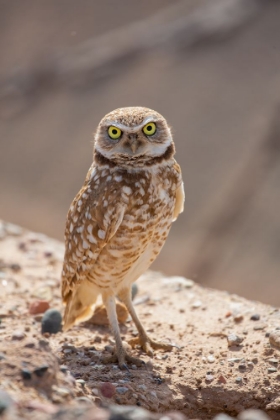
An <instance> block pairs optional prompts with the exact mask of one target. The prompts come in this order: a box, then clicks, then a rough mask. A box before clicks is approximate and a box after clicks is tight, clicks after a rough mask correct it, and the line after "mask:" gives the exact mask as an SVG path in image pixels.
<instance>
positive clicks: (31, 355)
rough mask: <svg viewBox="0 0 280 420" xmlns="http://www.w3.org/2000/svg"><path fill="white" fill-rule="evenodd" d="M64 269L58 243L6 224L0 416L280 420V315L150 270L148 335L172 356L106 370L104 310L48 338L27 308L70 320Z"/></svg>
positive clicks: (143, 299) (1, 245) (1, 262)
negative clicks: (167, 345) (63, 295)
mask: <svg viewBox="0 0 280 420" xmlns="http://www.w3.org/2000/svg"><path fill="white" fill-rule="evenodd" d="M62 259H63V245H62V244H61V243H59V242H57V241H55V240H52V239H50V238H47V237H46V236H44V235H40V234H35V233H32V232H29V231H26V230H23V229H21V228H20V227H18V226H14V225H10V224H8V223H4V222H2V223H0V289H1V294H0V319H1V324H0V372H1V377H0V411H1V407H3V406H5V404H6V405H7V407H8V408H7V410H6V409H5V410H3V412H4V411H5V413H6V414H5V415H6V418H11V419H12V418H14V419H16V418H28V419H39V418H40V419H56V418H57V419H58V418H59V419H64V418H65V419H66V418H67V419H70V418H81V419H91V418H96V419H107V418H109V417H110V416H111V417H110V418H112V419H113V418H116V419H117V418H123V419H125V418H126V419H130V418H131V419H132V418H136V417H133V416H134V415H135V410H139V412H138V417H137V419H142V418H143V419H148V418H151V419H153V418H154V419H157V418H163V415H162V414H160V413H166V412H173V413H170V414H168V416H169V417H168V418H170V419H173V418H174V419H175V418H176V419H183V418H185V417H184V416H186V418H189V419H201V420H207V419H213V418H214V417H215V415H217V414H218V413H222V412H223V413H227V415H228V416H237V415H238V414H239V413H241V412H242V411H243V410H245V409H261V410H264V411H265V412H266V413H267V415H269V417H270V418H271V419H275V420H276V419H279V418H280V398H279V391H280V370H278V365H279V360H280V344H279V343H280V310H279V309H277V308H273V307H270V306H267V305H263V304H261V303H258V302H251V301H248V300H246V299H243V298H241V297H238V296H235V295H230V294H228V293H226V292H220V291H214V290H210V289H206V288H202V287H200V286H198V285H197V284H195V283H193V282H192V281H191V280H187V279H185V278H182V277H168V278H167V277H164V276H163V275H161V274H159V273H154V272H148V273H146V274H145V275H144V276H142V277H141V278H140V279H139V281H138V282H137V285H138V289H139V290H138V293H137V295H136V297H135V299H134V304H135V307H136V310H137V312H138V313H139V315H140V319H141V320H142V321H143V324H144V325H145V327H146V329H147V331H148V333H149V334H150V335H151V336H153V337H155V338H158V339H165V340H170V341H171V342H172V343H174V344H175V346H174V348H173V350H172V352H169V353H164V352H161V351H156V352H155V354H154V357H153V359H151V358H149V357H148V356H147V355H145V354H144V353H143V352H142V351H141V350H140V349H131V350H130V351H131V352H132V354H133V355H135V356H138V357H141V358H142V359H143V361H144V362H145V365H143V367H141V368H137V367H136V366H130V370H129V371H121V370H120V369H119V368H118V366H117V365H115V364H114V365H103V364H102V363H101V357H102V356H103V355H105V354H106V353H107V354H108V352H110V351H112V348H113V344H114V343H113V340H112V335H111V334H110V330H109V327H108V325H106V324H105V325H100V324H102V322H103V321H102V320H103V319H104V313H103V312H102V310H100V308H99V309H98V312H97V313H96V314H95V318H94V319H92V320H91V321H90V322H87V323H83V324H81V325H79V326H76V327H74V328H72V329H71V330H70V331H68V332H67V333H62V332H58V333H57V334H49V333H44V334H42V319H43V317H44V316H46V313H45V314H43V313H36V314H34V313H32V312H33V311H32V310H30V308H34V307H36V308H37V307H38V305H39V307H42V308H43V306H44V308H45V309H47V308H48V305H46V304H44V305H41V303H40V302H48V303H49V306H50V309H52V310H58V311H59V312H62V310H63V307H62V304H61V300H60V271H61V265H62ZM36 302H39V303H38V305H37V306H36ZM42 310H43V309H42ZM48 311H49V310H48ZM36 312H37V311H36ZM100 313H101V318H100V317H99V314H100ZM119 315H120V319H123V321H124V323H123V324H122V325H121V332H122V337H123V340H124V341H126V342H128V341H129V339H130V338H132V337H133V336H135V335H136V330H135V327H134V325H133V323H132V321H131V320H130V318H129V317H127V314H126V312H125V311H124V310H123V308H122V305H120V314H119ZM102 317H103V318H102ZM122 317H123V318H122ZM101 321H102V322H101ZM104 323H105V322H104ZM97 324H98V325H97ZM9 399H10V400H9ZM113 404H117V405H126V406H134V407H132V408H131V407H119V408H116V407H115V408H114V406H113V407H111V406H112V405H113ZM108 406H109V407H110V409H109V411H108V410H106V409H104V408H100V407H108ZM135 407H138V408H137V409H136V408H135ZM117 409H119V410H123V411H122V412H121V414H120V413H117V412H114V411H112V410H117ZM124 410H126V412H124ZM129 410H130V411H129ZM143 410H149V411H150V412H152V413H148V412H146V411H143ZM175 411H179V413H174V412H175ZM133 413H134V414H133ZM155 413H157V414H155ZM120 415H122V416H123V417H120ZM243 415H244V413H243ZM258 415H259V414H258ZM258 415H257V414H256V415H255V419H256V420H257V419H258V418H260V419H261V417H258ZM118 416H119V417H118ZM141 416H142V417H141ZM176 416H177V417H176ZM164 418H165V417H164ZM224 418H225V419H226V418H227V419H229V418H231V417H224ZM238 418H240V419H241V417H238ZM242 418H243V417H242ZM244 418H245V417H244ZM246 418H247V417H246ZM248 418H249V417H248ZM255 419H253V420H255Z"/></svg>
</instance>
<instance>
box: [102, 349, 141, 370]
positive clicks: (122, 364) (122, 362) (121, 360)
mask: <svg viewBox="0 0 280 420" xmlns="http://www.w3.org/2000/svg"><path fill="white" fill-rule="evenodd" d="M101 361H102V363H104V364H105V365H107V364H110V363H118V365H119V368H120V369H122V370H127V371H128V372H130V370H129V368H128V366H127V364H126V362H127V363H130V364H132V365H136V366H137V367H141V366H145V362H144V361H143V360H141V359H138V357H133V356H130V355H129V354H127V353H124V354H123V353H122V354H121V355H120V356H119V357H118V355H117V352H114V353H113V354H111V355H110V356H104V357H102V359H101Z"/></svg>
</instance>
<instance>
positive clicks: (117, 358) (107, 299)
mask: <svg viewBox="0 0 280 420" xmlns="http://www.w3.org/2000/svg"><path fill="white" fill-rule="evenodd" d="M102 298H103V303H104V305H105V307H106V310H107V316H108V319H109V323H110V326H111V329H112V333H113V336H114V339H115V343H116V350H115V353H114V354H112V355H111V356H107V357H104V358H103V359H102V362H103V363H116V362H117V363H118V364H119V367H120V368H121V369H128V368H127V365H126V362H128V363H132V364H134V365H136V366H141V365H143V362H142V360H140V359H137V358H136V357H132V356H130V355H129V354H127V353H126V351H125V349H124V347H123V344H122V339H121V334H120V328H119V323H118V318H117V312H116V301H115V297H114V295H107V294H103V295H102Z"/></svg>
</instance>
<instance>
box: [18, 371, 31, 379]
mask: <svg viewBox="0 0 280 420" xmlns="http://www.w3.org/2000/svg"><path fill="white" fill-rule="evenodd" d="M20 373H21V377H22V379H25V380H30V379H31V378H32V375H31V372H30V370H28V369H22V370H21V372H20Z"/></svg>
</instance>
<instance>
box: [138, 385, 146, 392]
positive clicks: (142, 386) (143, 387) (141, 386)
mask: <svg viewBox="0 0 280 420" xmlns="http://www.w3.org/2000/svg"><path fill="white" fill-rule="evenodd" d="M138 389H142V391H146V390H147V387H146V385H144V384H140V385H138Z"/></svg>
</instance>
